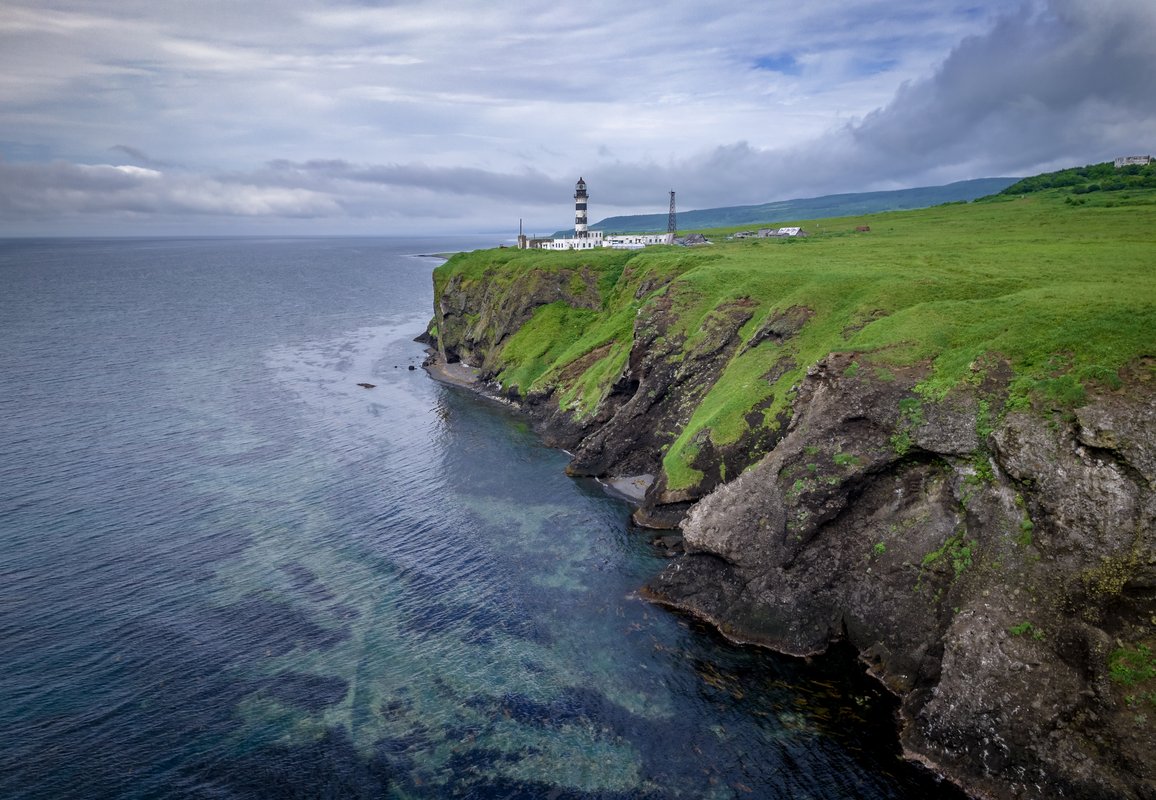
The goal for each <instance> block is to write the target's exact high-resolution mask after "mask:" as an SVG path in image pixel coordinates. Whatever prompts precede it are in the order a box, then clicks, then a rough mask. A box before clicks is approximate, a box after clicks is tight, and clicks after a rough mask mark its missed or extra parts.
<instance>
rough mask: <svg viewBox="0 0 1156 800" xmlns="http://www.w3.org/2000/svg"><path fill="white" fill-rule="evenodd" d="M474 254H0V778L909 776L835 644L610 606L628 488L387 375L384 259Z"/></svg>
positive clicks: (693, 781)
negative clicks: (782, 642)
mask: <svg viewBox="0 0 1156 800" xmlns="http://www.w3.org/2000/svg"><path fill="white" fill-rule="evenodd" d="M483 244H486V245H488V244H490V243H489V242H483V241H481V240H474V241H467V240H452V239H450V240H447V239H442V240H437V241H432V240H417V239H413V240H403V239H317V240H310V239H264V240H256V239H240V240H211V239H201V240H127V241H99V240H97V241H80V240H71V241H9V242H0V342H2V343H3V346H2V348H0V648H2V649H0V738H2V740H3V741H2V744H3V746H2V748H0V796H2V797H5V798H167V797H172V798H177V797H193V798H258V797H261V798H267V797H268V798H282V797H285V798H289V797H300V798H319V797H332V798H345V797H396V798H411V797H412V798H442V797H472V798H515V797H516V798H594V797H599V798H601V797H606V798H676V797H685V798H732V797H750V798H775V797H781V798H850V797H861V798H884V797H886V798H917V797H919V798H921V797H927V796H930V795H933V794H940V793H943V791H944V790H943V788H942V787H937V786H935V784H933V783H932V782H931V781H930V780H929V779H928V778H927V777H926V776H924V775H922V774H921V773H919V772H917V771H916V770H915V769H914V768H911V767H909V766H907V765H904V764H902V763H901V762H900V761H899V760H898V758H897V755H896V750H895V747H894V734H893V732H892V730H891V723H890V717H889V714H890V711H889V709H888V707H887V706H886V704H881V703H879V702H877V701H878V692H877V691H876V690H875V689H874V687H872V686H871V685H870V684H868V683H865V682H863V681H862V680H859V679H856V678H855V677H854V675H853V671H849V670H847V668H846V663H845V662H838V663H836V662H833V661H831V660H825V661H823V662H821V663H816V664H811V665H804V664H801V663H798V662H794V661H790V660H785V659H778V658H776V657H773V656H771V655H769V654H766V653H762V652H759V651H755V650H751V649H744V648H736V647H731V646H728V645H726V644H725V643H723V642H721V641H719V640H718V639H717V638H715V637H714V636H712V635H711V634H710V633H709V632H707V631H705V630H702V629H699V628H698V627H696V626H694V625H692V624H689V623H688V622H687V621H686V620H683V619H680V618H679V617H677V616H674V615H671V614H669V613H667V612H665V611H663V610H662V609H659V608H655V607H653V606H650V605H648V604H646V603H645V602H642V601H640V600H639V599H637V598H636V597H635V595H634V591H635V590H636V589H637V588H638V587H639V586H640V585H641V584H642V583H643V582H644V581H645V580H646V578H647V577H648V576H650V575H652V574H654V573H655V572H656V571H657V570H658V569H660V568H661V566H662V561H661V560H660V559H658V558H657V557H656V554H655V553H654V552H653V550H652V548H651V547H650V545H649V544H648V537H647V535H646V534H645V533H643V532H640V531H636V530H633V529H631V528H630V527H629V526H628V524H627V522H628V515H627V508H626V507H625V506H624V505H622V504H621V503H620V502H619V501H617V500H614V499H612V498H610V497H608V496H606V495H605V494H604V493H603V492H602V491H601V490H600V489H599V487H598V486H597V485H595V484H591V483H588V482H578V481H574V480H571V479H569V478H567V477H565V475H564V474H563V467H564V465H565V462H566V457H565V455H564V454H561V453H558V452H555V451H551V450H549V449H546V448H545V447H543V446H542V445H541V444H540V443H539V442H538V441H537V440H536V439H535V437H534V436H533V435H532V433H531V432H530V431H529V430H528V429H527V428H526V426H525V425H524V424H522V423H521V422H520V421H519V420H518V419H517V418H516V417H514V416H512V415H511V414H509V413H508V412H507V411H506V410H505V409H503V408H500V407H496V406H492V405H491V404H489V403H487V402H485V401H482V400H480V399H478V398H475V397H473V396H470V395H469V394H466V393H462V392H460V391H459V390H456V389H452V388H447V387H443V386H440V385H438V384H435V383H433V382H432V381H430V380H429V378H428V377H427V376H426V375H425V373H424V372H422V371H421V370H420V369H419V370H417V371H410V370H409V369H407V367H408V366H409V365H415V364H418V363H420V361H421V358H422V351H421V347H420V346H419V345H416V344H414V343H413V342H412V338H413V337H414V336H415V335H416V334H418V333H419V332H420V331H421V330H422V329H423V327H424V324H425V322H426V319H427V317H428V309H429V308H430V306H431V301H432V298H431V286H430V271H431V270H432V268H433V266H435V264H436V262H435V261H434V260H433V259H429V258H418V257H415V256H413V255H412V254H415V253H429V252H438V251H443V250H449V249H469V248H470V247H473V246H481V245H483ZM359 382H369V383H373V384H376V388H373V389H364V388H361V387H359V386H358V385H357V384H358V383H359Z"/></svg>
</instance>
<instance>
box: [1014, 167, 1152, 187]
mask: <svg viewBox="0 0 1156 800" xmlns="http://www.w3.org/2000/svg"><path fill="white" fill-rule="evenodd" d="M1048 189H1059V190H1061V191H1065V192H1071V194H1073V195H1085V194H1092V193H1093V192H1120V191H1124V190H1126V189H1156V163H1150V164H1147V165H1144V166H1141V165H1138V164H1134V165H1131V166H1127V167H1121V168H1120V169H1116V167H1115V166H1114V165H1113V163H1112V162H1111V161H1105V162H1104V163H1101V164H1089V165H1087V166H1086V167H1072V168H1070V169H1062V170H1058V171H1056V172H1047V173H1044V174H1043V175H1036V176H1034V177H1031V178H1024V179H1023V180H1020V181H1016V182H1015V183H1013V184H1012V185H1011V186H1008V187H1007V188H1006V189H1003V190H1002V191H1001V192H1000V194H1004V195H1012V196H1017V195H1024V194H1033V193H1035V192H1043V191H1047V190H1048Z"/></svg>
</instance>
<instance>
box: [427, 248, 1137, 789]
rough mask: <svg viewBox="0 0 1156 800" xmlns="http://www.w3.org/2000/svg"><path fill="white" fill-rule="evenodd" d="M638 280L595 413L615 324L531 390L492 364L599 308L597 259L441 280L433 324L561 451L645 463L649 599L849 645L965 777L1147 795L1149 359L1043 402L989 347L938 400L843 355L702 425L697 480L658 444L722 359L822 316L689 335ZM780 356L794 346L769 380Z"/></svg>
mask: <svg viewBox="0 0 1156 800" xmlns="http://www.w3.org/2000/svg"><path fill="white" fill-rule="evenodd" d="M630 289H631V290H632V291H633V292H634V294H635V299H636V300H638V301H642V300H644V299H646V298H650V301H649V302H646V303H641V302H640V303H639V304H638V309H637V311H636V314H635V318H634V320H633V324H632V326H631V336H632V339H631V341H630V342H629V350H628V355H627V356H626V357H625V358H624V359H623V360H622V361H621V366H620V368H618V369H616V370H615V371H614V372H613V374H612V375H611V376H610V378H609V379H607V380H606V381H605V383H606V386H605V387H604V390H603V391H602V393H601V395H600V396H599V398H598V401H597V405H596V408H595V409H594V410H593V411H592V412H589V413H581V412H580V411H579V410H578V409H577V408H576V407H575V405H574V404H573V403H567V402H565V401H564V400H563V399H562V398H563V396H564V392H565V390H566V387H567V385H568V381H572V380H576V379H577V377H578V376H580V375H582V374H585V373H586V371H587V370H589V369H592V368H593V365H594V364H596V363H599V362H600V361H601V360H602V359H604V358H607V357H608V355H607V354H608V352H609V351H610V349H611V347H612V345H611V344H610V343H607V344H605V345H603V346H601V347H599V348H594V349H593V350H591V351H589V352H588V353H585V354H583V355H581V356H580V357H578V358H576V359H575V360H574V361H573V362H572V363H571V364H570V365H569V366H567V367H566V369H564V370H562V371H561V372H560V373H559V374H558V375H557V376H556V378H555V379H554V380H552V381H550V382H547V383H546V384H545V385H544V386H543V385H536V388H535V390H533V391H524V390H523V389H522V387H518V386H509V385H501V384H499V383H495V381H496V380H497V379H498V378H499V377H500V376H501V374H503V373H502V370H503V369H504V367H505V366H506V365H505V362H504V361H503V349H504V346H505V343H506V342H508V341H509V339H510V337H512V336H514V335H515V334H516V333H517V331H518V330H519V329H520V328H521V326H523V325H525V324H526V322H527V321H528V320H529V319H531V318H532V317H533V315H534V314H535V311H536V310H537V309H540V308H542V307H543V306H546V305H549V304H551V303H556V302H558V301H559V300H561V301H563V302H565V303H566V304H567V305H569V306H572V307H574V308H579V309H582V308H584V309H590V310H595V309H598V308H599V307H600V306H602V305H604V302H605V298H604V297H603V293H602V292H601V291H600V290H599V280H598V276H597V275H596V274H594V273H592V272H583V270H582V269H572V270H565V269H564V270H558V271H555V272H554V273H553V274H551V275H532V274H527V275H523V276H522V277H520V278H517V279H515V280H514V281H512V282H511V283H508V284H506V285H505V286H504V287H500V288H499V287H497V286H496V285H495V284H494V283H493V282H492V281H485V280H480V281H466V280H461V279H459V278H451V279H450V280H449V281H448V282H446V283H444V284H442V285H441V286H440V287H439V293H438V296H437V298H436V299H435V304H436V308H435V318H434V322H433V324H432V325H431V330H433V331H436V334H437V337H436V340H437V345H438V350H439V353H440V358H442V359H445V360H446V361H450V362H452V361H457V360H462V361H465V362H468V363H469V364H471V365H473V366H475V367H477V368H478V370H479V377H480V378H481V380H482V382H483V385H486V386H488V390H489V391H491V392H492V393H495V394H500V395H502V396H503V397H505V398H507V399H511V400H513V401H515V402H517V403H518V404H520V406H521V407H522V408H523V409H524V410H525V411H526V412H527V413H528V414H529V415H530V416H531V417H532V418H534V419H535V420H536V421H537V423H538V425H539V427H540V429H541V430H542V432H543V434H544V435H545V436H546V438H547V440H548V441H550V442H551V443H553V444H555V445H559V446H563V447H566V448H567V449H568V450H569V451H570V452H571V453H572V454H573V460H572V462H571V466H570V470H571V471H572V472H573V473H575V474H581V475H596V476H602V477H614V476H627V475H638V474H643V473H649V474H651V475H654V476H656V480H655V481H654V483H653V485H651V486H650V489H649V491H648V492H647V495H646V497H645V499H644V501H643V502H642V505H641V508H640V509H639V511H638V512H637V515H636V516H637V517H638V518H639V521H641V522H644V523H649V524H653V525H656V526H667V527H669V526H673V525H678V524H681V527H682V531H683V536H684V547H685V551H686V554H685V555H683V556H681V557H679V558H676V559H674V560H672V561H671V562H670V564H669V566H668V567H667V568H666V569H665V570H664V571H663V572H662V573H661V574H660V575H658V576H657V577H656V578H655V579H654V580H653V581H652V582H651V584H650V586H649V587H648V592H649V594H650V595H651V596H652V597H653V598H654V599H656V600H657V601H659V602H662V603H665V604H668V605H670V606H674V607H677V608H680V609H684V610H686V611H688V612H690V613H693V614H696V615H698V616H701V617H703V618H705V619H708V620H711V621H712V622H713V623H714V624H715V625H717V626H718V628H719V629H720V630H722V631H723V632H724V633H725V634H727V635H728V636H730V637H732V638H734V639H736V640H739V641H745V642H752V643H758V644H761V645H765V646H769V647H772V648H775V649H777V650H780V651H783V652H787V653H793V654H809V653H815V652H819V651H822V650H824V649H826V648H827V647H828V645H829V644H830V643H831V642H832V641H834V640H837V639H846V640H848V641H849V642H850V643H851V644H852V645H854V646H855V647H856V648H857V650H858V652H859V653H860V654H861V656H862V659H863V661H864V663H865V664H866V665H867V668H868V669H869V670H870V671H871V672H872V673H873V674H875V675H876V676H877V677H878V678H879V679H880V680H881V681H883V682H884V683H885V684H886V685H887V686H888V687H890V688H891V689H892V690H893V691H894V692H895V693H896V694H897V695H898V696H899V697H900V698H901V702H902V731H901V740H902V742H903V745H904V747H905V749H906V751H907V753H908V755H909V756H910V757H912V758H915V759H919V760H922V761H924V762H925V763H927V764H928V765H930V766H932V768H934V769H937V770H939V771H940V772H942V773H943V774H945V775H947V776H948V777H950V778H952V779H953V780H955V781H956V782H958V783H959V784H960V785H961V786H963V787H964V788H966V789H968V790H969V791H971V792H973V793H974V794H976V795H977V796H990V797H1057V796H1068V797H1088V798H1101V797H1102V798H1152V797H1156V761H1154V758H1153V757H1154V756H1156V747H1154V735H1156V724H1154V722H1153V720H1156V680H1154V679H1153V676H1152V674H1151V673H1152V671H1153V670H1156V662H1153V661H1152V660H1151V655H1150V654H1151V651H1152V649H1156V635H1154V626H1156V541H1154V539H1156V533H1154V531H1156V524H1154V523H1156V386H1153V385H1152V381H1151V375H1152V369H1151V365H1145V364H1141V365H1137V367H1136V368H1135V369H1134V370H1133V371H1132V372H1131V373H1130V374H1128V375H1126V376H1125V378H1126V379H1125V381H1124V385H1123V387H1122V388H1120V389H1118V390H1116V391H1113V392H1106V391H1105V392H1102V393H1100V394H1099V395H1094V396H1093V397H1092V399H1091V400H1090V402H1087V403H1086V404H1084V405H1083V406H1082V407H1080V408H1078V409H1076V410H1075V411H1074V412H1073V411H1067V412H1060V411H1054V412H1053V411H1050V410H1048V409H1046V408H1039V407H1037V408H1028V407H1020V405H1022V404H1020V405H1015V407H1011V406H1009V405H1008V403H1007V386H1008V383H1009V380H1010V375H1009V374H1008V371H1007V368H1006V367H1005V366H1003V365H1001V363H1000V362H999V361H998V360H992V361H991V362H990V363H987V364H982V365H979V364H977V365H975V369H974V380H972V381H969V382H966V383H965V384H964V385H963V386H961V387H959V388H957V389H956V390H953V391H951V392H949V393H948V395H947V396H946V397H945V398H943V399H940V400H936V401H931V400H928V399H925V398H924V397H921V395H920V394H919V393H918V391H917V387H918V385H919V381H920V380H921V378H922V377H923V370H924V368H922V367H921V366H919V365H915V366H912V367H909V368H888V369H872V368H870V365H869V363H868V362H867V361H866V360H865V359H864V358H863V357H859V358H858V359H856V358H855V357H853V356H852V355H850V354H831V355H828V356H827V357H826V358H824V359H822V360H821V361H819V362H818V363H815V364H814V365H813V366H811V367H810V369H809V371H808V372H807V375H806V377H805V378H804V379H803V380H802V381H801V382H800V383H799V384H798V385H796V386H795V387H794V393H793V396H792V401H791V403H790V405H789V411H788V412H787V413H785V414H783V415H781V416H780V417H779V419H778V420H776V422H777V425H773V424H772V425H767V424H754V423H755V422H756V420H754V419H752V420H751V422H752V424H751V425H750V426H749V430H748V432H747V433H745V434H744V435H742V436H740V437H739V438H738V440H737V441H734V442H732V443H730V444H727V445H725V446H717V445H714V444H713V443H712V442H711V441H710V439H709V438H708V437H703V438H702V440H701V442H698V445H699V446H698V447H697V451H696V452H697V455H696V456H695V460H694V464H693V466H694V468H695V469H696V470H697V471H698V472H699V473H700V474H701V476H702V477H701V479H699V480H698V481H697V483H694V484H693V485H692V486H690V487H689V488H688V487H685V486H684V487H682V488H680V489H678V490H677V491H675V490H671V489H670V488H669V486H668V482H667V478H666V474H665V472H664V468H663V454H664V451H665V450H666V448H668V447H669V446H670V444H671V442H673V441H674V440H675V439H676V437H678V436H679V435H680V433H681V432H682V431H683V429H684V428H685V426H686V425H687V424H688V421H689V420H690V418H691V415H692V414H693V413H694V412H695V410H696V408H697V406H698V404H699V403H700V402H702V398H703V397H704V395H705V393H706V392H707V391H708V390H709V389H710V387H712V386H713V385H714V384H715V382H716V381H718V380H719V376H720V374H721V373H722V371H723V370H724V368H725V366H726V365H727V364H728V363H729V362H730V361H732V360H733V359H734V358H735V357H736V356H738V355H740V354H741V353H742V352H743V351H744V350H749V349H750V348H753V347H759V346H762V345H765V344H769V345H770V346H778V345H781V344H782V343H783V342H785V341H789V340H790V339H791V337H792V336H794V335H795V333H796V332H798V331H799V330H800V329H801V328H802V327H803V326H804V325H806V324H807V322H808V319H809V317H810V312H809V311H808V309H806V308H804V307H793V308H791V309H789V311H787V312H783V313H778V314H774V315H772V316H770V317H769V318H767V319H766V320H764V321H763V322H761V323H760V324H759V325H758V326H757V328H756V329H755V330H754V331H753V332H752V331H751V326H750V325H748V323H750V322H751V320H752V317H753V313H754V310H753V307H752V306H753V304H751V303H744V302H742V301H741V300H740V301H735V302H730V303H726V304H723V305H720V306H719V307H717V308H715V309H714V310H713V311H712V312H711V313H710V314H708V315H707V316H706V317H705V318H704V319H703V321H702V323H701V325H699V326H698V327H697V329H696V332H695V336H694V337H693V341H690V342H688V339H689V337H687V336H686V335H678V334H677V333H676V331H677V330H678V326H677V325H676V321H677V320H676V318H675V317H676V315H677V308H676V305H675V304H673V303H672V302H671V301H670V298H669V295H664V294H663V292H662V286H661V282H657V283H656V282H652V281H650V280H649V279H648V278H647V277H646V276H645V275H642V274H640V275H638V276H636V277H635V280H634V282H633V283H631V284H630ZM744 326H747V327H745V328H744ZM744 331H745V332H746V333H745V335H743V332H744ZM791 358H792V356H791V354H790V350H789V348H783V349H782V355H781V356H780V357H779V358H778V359H777V360H774V359H772V361H771V363H772V364H773V366H771V367H770V369H769V371H768V372H767V373H765V374H764V375H763V376H762V379H763V380H766V381H768V382H770V383H773V382H774V379H775V378H776V377H777V375H776V371H778V373H779V374H782V371H783V370H786V369H788V368H791V367H793V366H794V364H793V362H792V361H791ZM769 403H770V401H769V400H768V401H766V402H765V405H769ZM759 412H760V409H753V410H752V414H755V415H756V416H757V415H758V414H759ZM688 511H689V513H687V512H688ZM1129 670H1131V671H1130V672H1129ZM1145 670H1147V671H1145Z"/></svg>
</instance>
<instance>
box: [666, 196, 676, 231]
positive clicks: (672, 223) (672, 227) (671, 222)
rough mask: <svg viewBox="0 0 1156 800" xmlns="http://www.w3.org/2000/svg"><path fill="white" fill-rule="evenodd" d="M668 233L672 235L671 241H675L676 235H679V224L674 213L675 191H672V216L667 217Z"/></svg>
mask: <svg viewBox="0 0 1156 800" xmlns="http://www.w3.org/2000/svg"><path fill="white" fill-rule="evenodd" d="M666 232H667V233H668V234H669V235H670V240H671V241H674V235H675V234H676V233H678V222H677V220H676V217H675V213H674V189H671V190H670V214H669V215H667V217H666Z"/></svg>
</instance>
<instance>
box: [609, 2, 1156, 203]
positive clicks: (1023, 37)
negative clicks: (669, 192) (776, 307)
mask: <svg viewBox="0 0 1156 800" xmlns="http://www.w3.org/2000/svg"><path fill="white" fill-rule="evenodd" d="M1153 41H1156V6H1152V5H1151V4H1150V3H1148V2H1141V1H1140V0H1118V1H1117V2H1111V3H1103V4H1087V3H1082V2H1078V1H1077V0H1051V1H1050V2H1040V3H1031V4H1027V5H1024V6H1022V7H1020V8H1018V9H1016V10H1014V11H1013V12H1012V13H1009V14H1007V15H1005V16H1002V17H1000V18H998V19H997V20H996V22H995V24H994V25H993V26H992V28H991V29H990V30H989V31H988V32H987V33H985V34H983V35H975V36H969V37H967V38H965V39H964V40H963V41H961V42H960V43H959V44H958V45H957V46H956V47H955V48H954V49H953V50H952V51H951V52H950V54H949V55H948V56H947V57H946V58H945V59H944V60H943V62H942V63H941V64H940V65H939V66H938V67H937V68H936V69H935V70H934V72H933V73H932V74H931V75H930V76H928V77H926V78H924V79H921V80H915V81H910V82H907V83H904V84H903V85H902V86H901V87H900V88H899V89H898V91H897V92H896V93H895V94H894V96H893V98H892V99H891V100H890V101H889V102H888V103H886V104H885V105H883V106H881V107H880V108H878V109H876V110H874V111H871V112H870V113H868V114H866V115H864V116H863V117H861V118H859V119H855V120H852V121H849V122H847V123H845V124H843V125H841V126H838V127H835V128H833V129H831V130H830V131H828V132H827V133H825V134H823V135H821V136H818V137H816V138H815V139H813V140H812V141H809V142H805V143H802V144H800V145H798V146H794V147H785V148H760V147H757V146H753V145H752V144H750V143H748V142H746V141H739V142H736V143H732V144H727V145H719V146H717V147H714V148H710V149H708V150H704V151H702V152H701V153H700V154H698V155H697V156H695V157H693V158H687V159H682V160H679V161H677V162H674V163H671V164H667V165H662V164H658V163H651V164H634V165H626V164H613V165H604V169H602V170H591V171H590V172H591V173H592V176H593V177H591V176H588V177H591V180H592V184H593V185H602V186H604V187H607V186H609V187H612V188H613V190H614V191H615V192H616V193H620V194H621V196H623V197H624V198H628V199H629V201H631V202H637V201H639V200H640V199H641V198H640V197H639V192H638V188H639V187H640V186H642V185H648V186H649V189H648V193H649V194H651V195H654V194H655V193H656V192H657V191H658V190H659V189H660V188H661V186H662V185H664V184H670V185H672V186H675V187H679V188H680V189H682V191H680V195H683V196H685V197H687V198H693V199H692V200H691V202H693V203H694V207H708V206H711V205H731V204H739V203H756V202H765V201H766V200H770V199H785V198H788V197H800V196H814V195H819V194H825V193H830V192H841V191H859V190H866V189H874V188H894V187H899V186H913V185H933V184H937V183H945V182H950V181H954V180H962V179H967V178H977V177H990V176H996V175H1008V174H1012V175H1015V174H1021V175H1022V174H1031V173H1033V172H1038V171H1042V170H1045V169H1051V168H1057V167H1060V166H1070V165H1072V164H1083V163H1089V162H1092V161H1101V160H1107V159H1109V158H1111V157H1113V156H1114V155H1119V154H1123V153H1125V152H1127V153H1131V152H1133V151H1137V152H1150V151H1151V150H1153V149H1154V148H1156V140H1154V139H1156V135H1154V134H1153V131H1156V83H1154V82H1153V81H1152V80H1151V76H1152V75H1156V48H1154V47H1152V44H1151V43H1152V42H1153ZM648 172H652V173H654V174H655V176H656V178H657V179H655V178H650V179H648V178H647V177H646V174H647V173H648ZM623 179H624V180H623Z"/></svg>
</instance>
